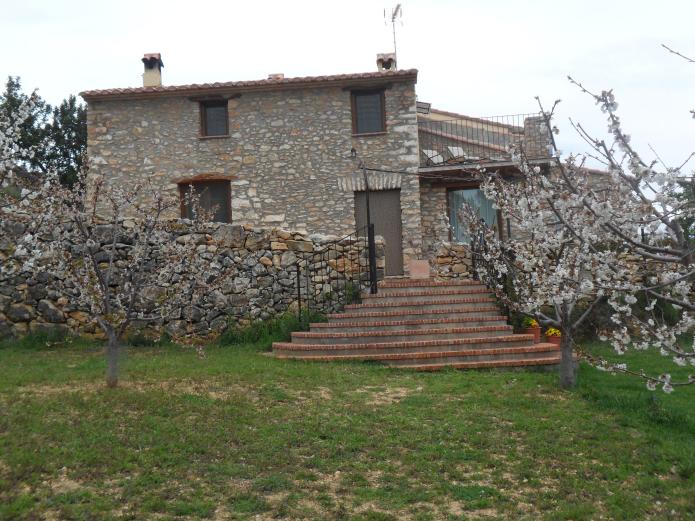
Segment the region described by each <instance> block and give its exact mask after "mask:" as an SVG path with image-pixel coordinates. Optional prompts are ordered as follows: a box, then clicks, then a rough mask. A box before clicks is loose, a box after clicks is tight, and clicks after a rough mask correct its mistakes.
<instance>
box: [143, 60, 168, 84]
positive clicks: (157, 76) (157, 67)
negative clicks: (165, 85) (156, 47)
mask: <svg viewBox="0 0 695 521" xmlns="http://www.w3.org/2000/svg"><path fill="white" fill-rule="evenodd" d="M142 63H144V64H145V72H144V73H143V74H142V86H143V87H161V86H162V67H164V62H163V61H162V55H161V54H159V53H158V52H156V53H151V54H145V56H143V57H142Z"/></svg>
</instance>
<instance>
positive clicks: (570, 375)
mask: <svg viewBox="0 0 695 521" xmlns="http://www.w3.org/2000/svg"><path fill="white" fill-rule="evenodd" d="M560 338H561V339H562V341H561V343H560V386H561V387H562V388H563V389H569V388H570V387H574V386H575V385H577V371H576V367H575V364H574V356H573V353H572V344H573V342H572V335H571V334H570V333H569V332H568V331H563V332H562V336H561V337H560Z"/></svg>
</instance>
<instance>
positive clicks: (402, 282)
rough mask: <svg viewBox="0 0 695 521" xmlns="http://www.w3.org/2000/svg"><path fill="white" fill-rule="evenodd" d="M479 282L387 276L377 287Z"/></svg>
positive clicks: (474, 283)
mask: <svg viewBox="0 0 695 521" xmlns="http://www.w3.org/2000/svg"><path fill="white" fill-rule="evenodd" d="M476 285H480V282H478V281H477V280H472V279H449V280H439V279H408V278H402V279H398V278H387V279H384V280H380V281H379V284H378V287H379V289H381V288H421V287H423V286H432V287H441V286H476Z"/></svg>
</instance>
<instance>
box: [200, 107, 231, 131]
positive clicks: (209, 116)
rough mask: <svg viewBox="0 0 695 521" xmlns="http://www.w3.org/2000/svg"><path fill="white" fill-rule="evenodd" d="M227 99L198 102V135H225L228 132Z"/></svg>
mask: <svg viewBox="0 0 695 521" xmlns="http://www.w3.org/2000/svg"><path fill="white" fill-rule="evenodd" d="M228 121H229V117H228V115H227V100H223V101H217V100H215V101H201V102H200V135H201V136H226V135H227V134H228V133H229V128H228Z"/></svg>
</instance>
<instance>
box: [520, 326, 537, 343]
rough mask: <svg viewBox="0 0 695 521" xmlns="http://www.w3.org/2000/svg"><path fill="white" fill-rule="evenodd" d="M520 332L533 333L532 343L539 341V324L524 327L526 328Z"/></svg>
mask: <svg viewBox="0 0 695 521" xmlns="http://www.w3.org/2000/svg"><path fill="white" fill-rule="evenodd" d="M521 333H522V334H524V335H533V343H534V344H539V343H540V341H541V328H540V326H536V327H526V328H524V329H522V330H521Z"/></svg>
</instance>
